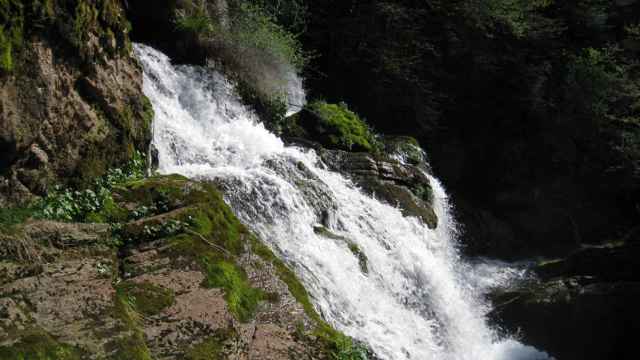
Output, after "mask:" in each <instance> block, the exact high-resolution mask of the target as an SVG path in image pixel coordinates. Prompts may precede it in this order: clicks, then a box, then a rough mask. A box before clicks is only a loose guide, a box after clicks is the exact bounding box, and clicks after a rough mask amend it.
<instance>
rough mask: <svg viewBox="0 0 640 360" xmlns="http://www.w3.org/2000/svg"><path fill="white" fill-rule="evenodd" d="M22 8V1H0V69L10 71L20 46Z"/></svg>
mask: <svg viewBox="0 0 640 360" xmlns="http://www.w3.org/2000/svg"><path fill="white" fill-rule="evenodd" d="M23 33H24V9H23V5H22V1H18V0H2V1H0V70H2V71H4V72H11V71H12V70H13V69H14V67H15V65H16V54H17V53H18V52H19V51H20V49H21V48H22V42H23Z"/></svg>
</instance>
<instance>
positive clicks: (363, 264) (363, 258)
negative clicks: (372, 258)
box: [348, 242, 369, 274]
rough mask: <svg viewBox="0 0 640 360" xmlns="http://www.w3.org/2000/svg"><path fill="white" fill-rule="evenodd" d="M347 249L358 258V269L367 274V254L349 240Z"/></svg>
mask: <svg viewBox="0 0 640 360" xmlns="http://www.w3.org/2000/svg"><path fill="white" fill-rule="evenodd" d="M348 246H349V251H351V253H352V254H353V255H354V256H355V257H356V258H357V259H358V265H360V270H361V271H362V272H363V273H365V274H368V273H369V259H367V255H365V253H364V252H362V250H360V247H359V246H358V244H356V243H354V242H349V245H348Z"/></svg>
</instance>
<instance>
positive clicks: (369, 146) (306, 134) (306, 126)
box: [284, 101, 381, 153]
mask: <svg viewBox="0 0 640 360" xmlns="http://www.w3.org/2000/svg"><path fill="white" fill-rule="evenodd" d="M284 135H285V136H288V137H297V138H304V139H307V140H312V141H316V142H318V143H320V144H321V145H323V146H324V147H326V148H328V149H338V150H345V151H365V152H374V153H377V152H380V151H381V146H380V144H379V143H378V140H377V139H376V137H375V135H374V134H373V133H372V132H371V130H370V129H369V127H368V125H367V124H366V122H364V120H362V119H361V118H360V117H359V116H358V115H357V114H356V113H355V112H353V111H351V110H349V108H348V107H347V105H346V104H345V103H340V104H329V103H326V102H324V101H314V102H312V103H310V104H309V105H307V106H306V107H305V108H304V109H303V110H302V111H300V112H299V113H298V114H296V115H294V116H291V117H289V118H288V119H287V120H286V122H285V129H284Z"/></svg>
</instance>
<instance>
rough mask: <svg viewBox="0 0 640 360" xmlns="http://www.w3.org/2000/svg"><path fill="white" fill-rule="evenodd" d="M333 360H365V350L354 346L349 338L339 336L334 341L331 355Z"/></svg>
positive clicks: (366, 354)
mask: <svg viewBox="0 0 640 360" xmlns="http://www.w3.org/2000/svg"><path fill="white" fill-rule="evenodd" d="M331 358H332V359H333V360H367V359H368V358H369V356H368V351H367V348H366V347H364V346H362V345H359V344H354V342H353V340H352V339H351V338H348V337H346V336H339V337H338V338H337V339H336V341H335V350H334V351H333V352H332V353H331Z"/></svg>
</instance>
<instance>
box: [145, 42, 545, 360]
mask: <svg viewBox="0 0 640 360" xmlns="http://www.w3.org/2000/svg"><path fill="white" fill-rule="evenodd" d="M135 48H136V54H137V56H138V57H139V59H140V60H141V62H142V64H143V66H144V69H145V70H144V76H145V78H144V92H145V94H146V95H147V96H148V97H149V98H150V100H151V102H152V103H153V106H154V110H155V113H156V117H155V120H154V125H153V132H154V140H153V142H154V146H155V148H157V150H158V158H159V171H160V172H162V173H179V174H182V175H185V176H188V177H191V178H195V179H201V180H210V181H214V182H215V183H217V184H219V185H220V186H221V187H222V188H223V189H224V190H225V200H226V201H227V202H228V203H229V204H230V206H231V207H232V209H233V210H234V211H235V213H236V214H237V215H238V216H239V218H240V219H241V220H242V221H243V222H244V223H246V224H247V225H248V226H249V227H250V228H251V230H253V231H254V232H255V233H257V234H258V235H259V236H260V237H261V238H262V239H263V240H264V241H266V242H267V244H268V245H269V246H270V247H271V249H272V250H273V251H274V252H275V253H276V254H277V256H279V257H280V258H281V259H283V260H284V261H285V262H286V263H287V264H288V265H289V266H290V267H292V268H293V269H294V270H295V272H296V274H297V275H298V276H299V277H300V278H301V280H302V282H303V283H304V285H305V287H306V288H307V290H308V291H309V293H310V295H311V297H312V300H313V302H314V305H315V307H316V309H317V310H318V311H319V312H320V313H321V314H322V316H323V317H324V319H326V320H327V321H328V322H329V323H330V324H331V325H333V326H335V327H336V328H337V329H338V330H341V331H343V332H344V333H346V334H347V335H349V336H352V337H354V338H356V339H357V340H359V341H362V342H363V343H365V344H366V345H367V346H369V347H370V348H371V349H372V350H373V352H374V353H375V355H376V356H377V357H378V358H380V359H385V360H387V359H389V360H404V359H452V360H453V359H456V360H463V359H469V360H471V359H474V360H476V359H483V360H490V359H505V360H507V359H509V360H513V359H546V358H547V356H546V355H545V354H543V353H541V352H539V351H537V350H535V349H533V348H530V347H526V346H524V345H522V344H520V343H518V342H517V341H515V340H513V339H510V338H508V337H506V338H502V339H500V338H498V337H497V335H496V333H495V332H494V331H493V330H492V329H490V328H489V326H488V325H487V323H486V320H485V315H486V313H487V312H488V311H489V307H488V306H487V304H485V303H484V302H483V301H482V300H481V298H482V293H483V292H484V291H485V289H484V287H483V286H481V285H480V284H482V283H484V282H486V281H484V280H487V279H484V278H476V277H474V276H476V275H477V276H479V277H481V276H483V275H482V274H485V273H483V272H481V271H474V270H477V268H475V267H474V266H472V265H470V264H467V263H466V262H464V261H463V260H462V259H461V257H460V256H459V254H458V251H457V246H456V241H455V233H456V229H455V223H454V221H453V219H452V218H451V216H450V212H449V203H448V199H447V195H446V193H445V192H444V190H443V188H442V186H441V185H440V184H439V182H438V181H437V179H435V178H433V177H432V176H430V175H428V174H426V173H425V174H423V175H424V176H425V177H427V178H428V179H429V182H430V184H431V186H432V188H433V210H434V213H435V214H436V215H437V219H438V220H437V222H438V223H437V227H435V229H430V228H429V227H428V226H427V225H426V224H425V223H424V222H423V221H421V220H420V219H419V218H417V217H405V216H404V215H403V213H402V211H401V209H399V208H396V207H394V206H392V205H389V204H386V203H382V202H380V201H378V200H376V199H375V198H373V197H370V196H368V195H366V194H365V193H363V192H361V190H360V189H359V188H358V186H357V185H356V183H354V182H353V181H352V180H349V179H347V178H346V177H344V176H343V175H341V174H340V173H337V172H334V171H332V170H331V169H332V167H333V166H335V165H336V164H327V163H326V162H327V159H326V158H322V157H320V156H318V154H317V153H316V151H313V150H309V149H304V148H300V147H295V146H285V145H284V143H283V142H282V141H281V140H280V139H279V138H278V137H276V136H275V135H273V134H272V133H270V132H269V131H267V130H266V129H265V127H264V126H263V125H262V124H261V123H260V122H259V121H258V119H257V117H256V116H255V115H254V114H253V113H252V112H250V111H249V110H248V109H247V108H246V107H245V106H243V105H242V104H241V103H240V102H239V100H238V97H237V96H236V94H235V91H234V88H233V86H232V85H231V84H230V83H229V82H228V81H227V80H226V79H225V78H224V76H222V75H221V74H219V73H216V72H212V71H210V70H206V69H204V68H201V67H193V66H179V67H174V66H172V65H171V63H170V61H169V59H168V58H167V57H166V56H164V55H163V54H161V53H159V52H157V51H155V50H153V49H151V48H149V47H146V46H143V45H136V47H135ZM355 248H357V251H354V249H355ZM359 254H360V255H359ZM363 259H366V267H363V262H364V261H363ZM365 269H366V271H365Z"/></svg>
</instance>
